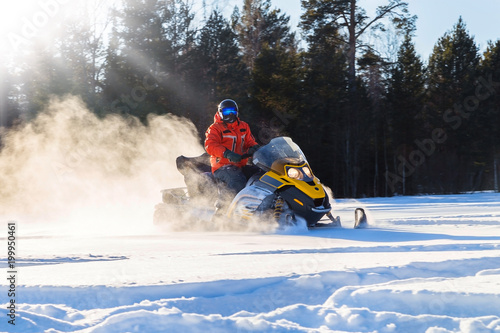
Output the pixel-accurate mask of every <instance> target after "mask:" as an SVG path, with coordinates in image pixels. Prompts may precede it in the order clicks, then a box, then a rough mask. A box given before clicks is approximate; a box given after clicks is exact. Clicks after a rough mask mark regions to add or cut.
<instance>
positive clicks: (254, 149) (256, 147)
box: [247, 145, 260, 155]
mask: <svg viewBox="0 0 500 333" xmlns="http://www.w3.org/2000/svg"><path fill="white" fill-rule="evenodd" d="M259 148H260V146H259V145H255V146H252V147H250V148H249V149H248V151H247V154H250V155H253V153H255V152H256V151H257V150H259Z"/></svg>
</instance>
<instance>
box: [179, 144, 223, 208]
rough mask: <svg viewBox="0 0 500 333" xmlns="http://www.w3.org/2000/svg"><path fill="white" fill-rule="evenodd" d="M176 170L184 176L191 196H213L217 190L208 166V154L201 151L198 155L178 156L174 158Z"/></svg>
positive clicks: (210, 168)
mask: <svg viewBox="0 0 500 333" xmlns="http://www.w3.org/2000/svg"><path fill="white" fill-rule="evenodd" d="M175 162H176V164H177V170H179V172H180V173H181V174H182V175H183V176H184V183H186V187H187V190H188V194H189V196H190V197H191V198H195V197H203V196H213V193H214V191H215V193H216V191H217V185H216V183H215V178H214V176H213V175H212V167H211V166H210V155H208V154H207V153H203V154H201V155H200V156H195V157H185V156H182V155H181V156H179V157H177V159H176V161H175Z"/></svg>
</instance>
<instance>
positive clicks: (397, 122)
mask: <svg viewBox="0 0 500 333" xmlns="http://www.w3.org/2000/svg"><path fill="white" fill-rule="evenodd" d="M424 85H425V77H424V66H423V63H422V61H421V59H420V57H419V56H418V55H417V53H416V51H415V46H414V44H413V42H412V40H411V36H410V35H406V37H405V40H404V42H403V43H402V45H401V47H400V49H399V52H398V58H397V63H396V65H395V67H394V69H393V70H392V75H391V78H390V81H389V87H388V96H387V99H388V112H387V117H388V119H387V121H388V125H389V131H390V132H388V133H387V137H388V138H389V139H390V143H391V146H390V148H391V152H392V154H393V163H390V165H391V171H390V172H392V171H394V173H393V174H389V170H387V169H386V171H385V175H386V181H387V182H388V183H389V184H387V185H389V186H390V187H391V189H390V190H391V191H394V190H396V191H397V192H399V193H403V194H413V193H416V192H418V189H417V187H418V186H417V185H416V184H415V185H412V184H414V182H413V183H412V182H408V180H413V179H415V176H416V175H409V174H401V173H400V172H399V171H398V165H399V164H400V163H401V158H403V159H405V160H406V159H407V158H408V157H409V154H410V153H411V152H412V151H413V150H414V149H415V148H417V147H415V140H416V139H421V138H422V136H424V137H425V135H426V133H425V132H424V133H421V132H420V131H422V129H423V122H422V119H421V112H422V106H423V101H424V99H423V98H424ZM402 170H406V169H402ZM395 175H396V176H398V177H401V179H400V181H398V182H397V185H398V186H396V184H395V179H394V178H393V177H395ZM410 176H412V178H409V177H410Z"/></svg>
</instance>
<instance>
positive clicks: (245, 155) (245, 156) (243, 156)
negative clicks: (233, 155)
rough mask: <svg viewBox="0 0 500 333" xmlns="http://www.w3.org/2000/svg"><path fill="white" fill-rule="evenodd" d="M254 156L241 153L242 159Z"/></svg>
mask: <svg viewBox="0 0 500 333" xmlns="http://www.w3.org/2000/svg"><path fill="white" fill-rule="evenodd" d="M252 156H253V154H249V153H245V154H243V155H241V159H242V160H244V159H245V158H249V157H252Z"/></svg>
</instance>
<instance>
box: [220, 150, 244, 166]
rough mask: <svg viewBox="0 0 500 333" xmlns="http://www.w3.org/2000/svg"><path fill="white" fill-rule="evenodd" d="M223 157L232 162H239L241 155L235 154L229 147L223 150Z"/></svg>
mask: <svg viewBox="0 0 500 333" xmlns="http://www.w3.org/2000/svg"><path fill="white" fill-rule="evenodd" d="M224 157H225V158H227V159H228V160H229V161H230V162H233V163H239V162H241V155H240V154H237V153H235V152H234V151H231V150H229V149H228V150H226V151H225V152H224Z"/></svg>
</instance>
